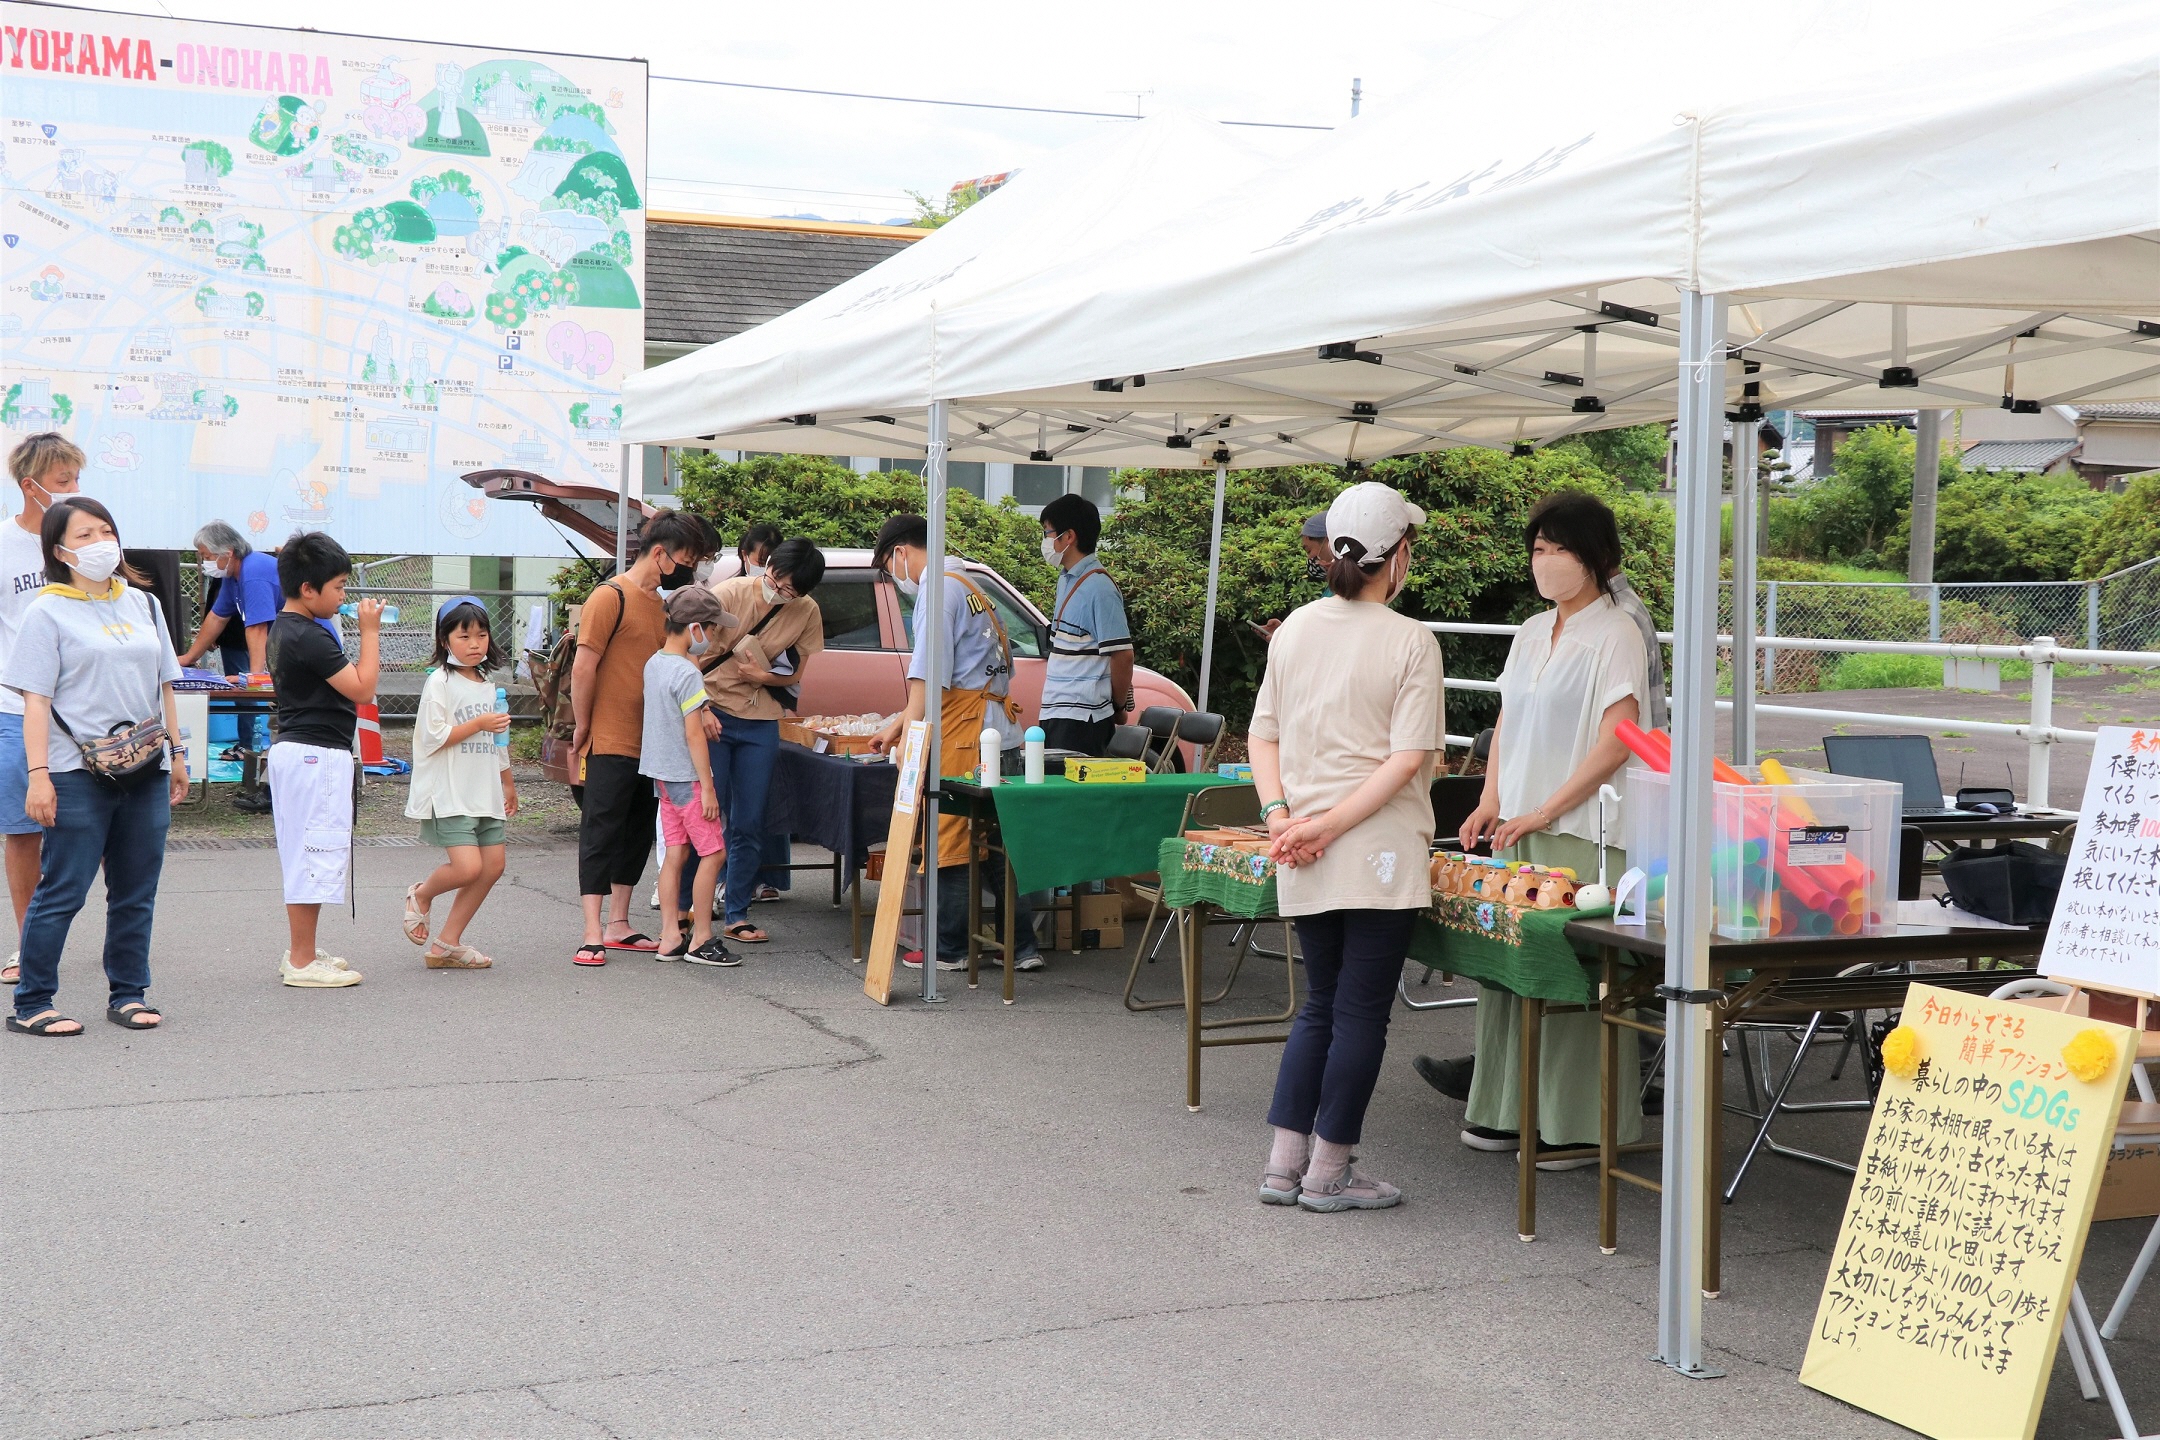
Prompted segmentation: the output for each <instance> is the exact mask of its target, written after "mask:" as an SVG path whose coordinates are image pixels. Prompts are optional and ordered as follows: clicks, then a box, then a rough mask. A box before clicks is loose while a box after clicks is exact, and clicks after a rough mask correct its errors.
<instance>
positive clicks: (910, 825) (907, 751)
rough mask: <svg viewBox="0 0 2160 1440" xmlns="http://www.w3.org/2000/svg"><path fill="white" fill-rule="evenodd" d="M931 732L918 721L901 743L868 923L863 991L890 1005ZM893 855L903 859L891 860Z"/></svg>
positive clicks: (909, 729)
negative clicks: (881, 871) (873, 913)
mask: <svg viewBox="0 0 2160 1440" xmlns="http://www.w3.org/2000/svg"><path fill="white" fill-rule="evenodd" d="M929 736H930V726H929V723H928V722H927V721H923V720H917V721H915V722H914V723H913V724H911V725H909V726H908V728H907V736H906V738H905V739H903V740H902V741H901V742H900V782H899V786H898V788H897V789H895V790H894V792H893V807H892V828H891V829H890V830H888V831H887V832H886V834H885V878H884V879H882V880H880V881H879V882H878V897H877V922H876V923H875V924H874V925H872V926H871V927H870V955H869V962H870V963H869V967H868V969H867V970H865V972H864V974H863V994H865V995H868V996H869V997H870V998H871V999H872V1000H875V1001H877V1003H878V1004H880V1005H890V1004H891V1003H892V982H893V964H894V962H895V961H896V960H897V959H898V958H899V956H898V953H897V952H898V949H899V944H900V912H901V911H902V910H905V909H906V908H907V876H908V872H909V871H910V870H912V869H914V868H915V866H914V855H915V832H916V830H917V829H918V828H919V827H920V824H921V819H920V817H919V816H918V814H917V813H916V812H917V811H919V810H920V809H921V808H922V792H923V746H924V745H925V744H927V743H928V741H929ZM896 856H905V857H907V860H906V862H905V863H903V864H895V863H894V857H896Z"/></svg>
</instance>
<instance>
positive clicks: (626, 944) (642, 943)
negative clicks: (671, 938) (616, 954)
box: [601, 930, 660, 952]
mask: <svg viewBox="0 0 2160 1440" xmlns="http://www.w3.org/2000/svg"><path fill="white" fill-rule="evenodd" d="M601 943H602V944H604V945H606V946H607V948H608V949H610V950H637V951H641V952H642V951H651V950H658V949H659V948H660V942H659V941H657V940H655V939H653V938H652V936H650V935H646V934H643V933H641V932H639V931H636V930H633V931H631V932H630V933H629V934H628V935H625V936H623V937H622V939H620V940H604V941H602V942H601Z"/></svg>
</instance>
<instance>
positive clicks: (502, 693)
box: [495, 685, 510, 754]
mask: <svg viewBox="0 0 2160 1440" xmlns="http://www.w3.org/2000/svg"><path fill="white" fill-rule="evenodd" d="M495 713H496V714H498V715H508V714H509V713H510V692H509V691H508V690H505V689H504V688H503V687H502V686H500V685H498V686H496V687H495ZM495 748H496V749H497V750H500V751H502V752H503V753H504V754H508V753H509V751H510V731H509V730H508V728H505V729H503V730H501V731H500V732H498V733H497V734H496V736H495Z"/></svg>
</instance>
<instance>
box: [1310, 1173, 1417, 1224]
mask: <svg viewBox="0 0 2160 1440" xmlns="http://www.w3.org/2000/svg"><path fill="white" fill-rule="evenodd" d="M1297 1203H1298V1204H1299V1205H1301V1206H1303V1207H1304V1208H1305V1209H1307V1210H1312V1211H1316V1212H1318V1213H1320V1214H1323V1215H1326V1214H1334V1213H1336V1212H1338V1211H1343V1210H1385V1209H1387V1208H1388V1207H1389V1206H1391V1205H1399V1204H1401V1203H1402V1191H1400V1190H1398V1189H1396V1188H1395V1187H1394V1186H1393V1185H1390V1184H1388V1183H1387V1181H1385V1180H1375V1179H1373V1178H1372V1177H1371V1176H1370V1175H1360V1174H1359V1173H1358V1172H1357V1168H1356V1166H1355V1165H1345V1166H1343V1172H1342V1177H1341V1178H1340V1179H1338V1180H1336V1181H1334V1182H1333V1183H1332V1184H1321V1183H1320V1182H1318V1181H1316V1180H1314V1179H1313V1178H1312V1176H1311V1175H1310V1174H1309V1173H1308V1174H1307V1175H1306V1177H1305V1179H1304V1180H1303V1181H1301V1182H1300V1183H1299V1187H1298V1202H1297Z"/></svg>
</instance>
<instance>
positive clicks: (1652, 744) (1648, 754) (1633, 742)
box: [1613, 720, 1672, 775]
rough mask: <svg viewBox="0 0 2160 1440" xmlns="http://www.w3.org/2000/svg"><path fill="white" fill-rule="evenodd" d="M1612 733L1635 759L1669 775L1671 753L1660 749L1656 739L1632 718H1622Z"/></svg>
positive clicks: (1662, 773) (1661, 773) (1659, 772)
mask: <svg viewBox="0 0 2160 1440" xmlns="http://www.w3.org/2000/svg"><path fill="white" fill-rule="evenodd" d="M1613 734H1615V735H1617V736H1618V737H1619V738H1620V743H1621V744H1623V745H1625V746H1627V748H1628V749H1630V750H1632V751H1634V752H1635V758H1636V759H1638V760H1640V761H1642V762H1643V764H1645V765H1647V766H1649V767H1650V768H1651V769H1652V770H1654V771H1656V772H1657V773H1658V774H1660V775H1670V774H1671V773H1672V757H1671V755H1670V754H1667V753H1664V752H1662V751H1660V749H1659V747H1658V743H1657V741H1656V740H1655V739H1654V738H1653V737H1652V735H1651V733H1650V732H1649V731H1647V730H1645V729H1643V728H1642V726H1640V725H1637V724H1636V723H1635V722H1634V721H1632V720H1622V721H1621V722H1620V723H1619V724H1618V725H1615V726H1614V727H1613Z"/></svg>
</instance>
